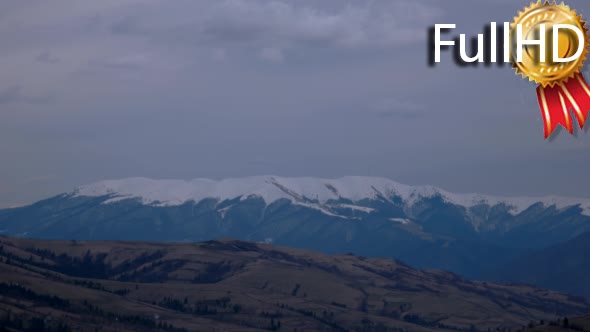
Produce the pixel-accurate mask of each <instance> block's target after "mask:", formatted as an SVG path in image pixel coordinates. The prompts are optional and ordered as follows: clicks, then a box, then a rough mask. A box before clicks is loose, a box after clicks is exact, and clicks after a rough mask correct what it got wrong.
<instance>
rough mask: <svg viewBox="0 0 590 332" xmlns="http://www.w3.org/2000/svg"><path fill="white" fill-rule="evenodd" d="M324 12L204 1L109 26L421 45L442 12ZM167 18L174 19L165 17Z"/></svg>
mask: <svg viewBox="0 0 590 332" xmlns="http://www.w3.org/2000/svg"><path fill="white" fill-rule="evenodd" d="M329 7H330V6H326V7H324V8H322V6H321V5H318V4H317V3H314V4H313V5H311V4H309V3H308V4H305V3H303V2H301V3H296V2H292V1H263V0H257V1H246V0H219V1H202V2H199V4H198V5H195V6H194V10H192V11H190V10H189V11H185V10H179V8H178V7H174V6H159V7H157V10H156V8H155V7H154V8H150V7H149V6H145V7H144V8H143V11H142V14H135V15H132V16H125V17H123V18H122V19H120V20H119V21H117V22H115V23H114V24H113V25H112V26H111V31H112V32H114V33H116V34H137V35H144V36H150V37H152V38H158V37H159V38H164V39H167V40H170V41H172V40H176V41H181V42H187V41H191V40H192V41H194V42H196V41H202V42H208V43H214V44H244V43H253V44H256V45H259V44H268V45H271V46H277V47H287V46H288V47H295V46H297V45H302V44H303V45H318V46H321V47H326V46H334V47H345V48H360V47H366V46H379V47H387V46H393V45H397V44H399V43H415V42H420V41H421V39H422V37H423V28H422V25H421V23H420V22H423V21H430V20H432V19H434V18H436V17H440V16H441V15H442V10H441V9H439V8H437V7H435V6H430V5H425V4H422V3H420V2H417V1H409V0H400V1H395V2H393V1H370V2H363V3H359V2H353V3H348V2H347V3H343V5H340V6H331V7H332V8H329ZM168 15H170V16H174V17H176V20H175V21H168V20H164V19H162V18H165V17H167V16H168Z"/></svg>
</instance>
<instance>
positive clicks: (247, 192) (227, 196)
mask: <svg viewBox="0 0 590 332" xmlns="http://www.w3.org/2000/svg"><path fill="white" fill-rule="evenodd" d="M69 194H72V195H74V196H87V197H97V196H113V197H112V199H111V200H108V201H106V202H105V203H112V202H117V201H120V200H123V199H129V198H141V199H142V201H143V203H144V204H155V205H161V206H174V205H182V204H184V203H186V202H189V201H193V202H195V203H198V202H200V201H202V200H203V199H206V198H217V199H219V200H220V201H223V200H231V199H236V198H247V197H251V196H257V197H261V198H262V199H263V200H264V201H265V202H266V203H267V204H270V203H273V202H275V201H277V200H279V199H281V198H284V199H289V200H292V201H294V202H296V203H303V202H318V203H326V202H329V201H330V200H338V199H348V200H351V201H352V202H358V201H361V200H363V199H375V198H377V197H381V198H385V199H388V198H389V197H391V196H392V195H395V196H397V197H400V198H401V199H402V200H404V201H406V202H407V203H408V205H412V203H414V201H415V200H417V199H420V198H430V197H434V196H437V195H440V196H441V197H443V198H444V199H445V200H446V201H447V202H448V203H452V204H455V205H458V206H463V207H465V208H471V207H473V206H476V205H479V204H488V205H490V206H495V205H500V204H505V205H507V206H508V207H509V211H510V213H511V214H513V215H516V214H519V213H522V212H523V211H524V210H526V209H528V208H530V207H531V206H533V205H534V204H536V203H542V204H543V205H544V206H545V207H552V206H554V207H555V208H557V209H564V208H568V207H575V206H578V207H580V208H581V210H582V214H584V215H588V216H590V199H586V198H575V197H562V196H543V197H530V196H494V195H487V194H476V193H468V194H456V193H452V192H449V191H446V190H444V189H441V188H438V187H435V186H409V185H405V184H401V183H399V182H396V181H393V180H390V179H388V178H383V177H367V176H346V177H341V178H336V179H326V178H313V177H279V176H274V175H265V176H254V177H244V178H229V179H223V180H211V179H205V178H197V179H193V180H154V179H150V178H142V177H134V178H126V179H119V180H105V181H99V182H95V183H92V184H89V185H83V186H80V187H77V188H75V189H74V191H73V192H71V193H69Z"/></svg>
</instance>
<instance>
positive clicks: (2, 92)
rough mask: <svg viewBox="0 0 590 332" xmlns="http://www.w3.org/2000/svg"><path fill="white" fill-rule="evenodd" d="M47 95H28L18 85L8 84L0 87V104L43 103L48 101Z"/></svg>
mask: <svg viewBox="0 0 590 332" xmlns="http://www.w3.org/2000/svg"><path fill="white" fill-rule="evenodd" d="M50 100H51V98H49V97H39V96H29V95H26V94H24V93H23V89H22V87H21V86H19V85H13V86H9V87H7V88H4V89H0V105H3V104H12V103H29V104H43V103H46V102H49V101H50Z"/></svg>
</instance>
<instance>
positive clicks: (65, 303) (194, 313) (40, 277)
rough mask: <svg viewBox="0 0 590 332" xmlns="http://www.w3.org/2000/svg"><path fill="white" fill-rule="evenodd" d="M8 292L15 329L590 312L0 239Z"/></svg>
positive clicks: (3, 302) (378, 264)
mask: <svg viewBox="0 0 590 332" xmlns="http://www.w3.org/2000/svg"><path fill="white" fill-rule="evenodd" d="M0 289H1V291H0V322H2V323H0V324H3V325H4V326H5V328H8V329H9V330H12V329H15V328H19V327H26V328H36V329H37V330H41V327H44V328H45V329H46V330H52V331H68V330H69V329H70V328H80V329H82V330H83V331H95V330H98V331H139V330H141V331H147V330H158V331H184V330H191V331H193V330H194V331H215V330H217V331H255V330H280V331H310V330H334V331H433V330H441V331H451V330H457V329H459V330H469V329H473V328H477V329H480V330H487V329H488V328H490V329H496V328H504V327H515V326H522V325H524V324H527V323H528V322H529V321H539V320H546V321H549V320H551V319H555V318H557V317H562V316H564V315H568V316H572V315H579V314H581V313H584V312H587V311H590V305H589V304H588V303H587V302H586V301H584V300H583V299H579V298H573V297H570V296H565V295H561V294H559V293H556V292H552V291H546V290H542V289H538V288H532V287H528V286H517V285H512V286H505V285H499V284H492V283H481V282H471V281H468V280H465V279H462V278H460V277H458V276H456V275H454V274H451V273H447V272H439V271H419V270H415V269H412V268H410V267H408V266H406V265H404V264H401V263H399V262H396V261H392V260H386V259H368V258H363V257H358V256H353V255H339V256H329V255H324V254H318V253H314V252H310V251H304V250H298V249H286V248H281V247H275V246H271V245H266V244H253V243H248V242H242V241H235V240H224V241H208V242H203V243H196V244H192V243H191V244H188V243H186V244H164V243H145V242H81V241H46V240H26V239H14V238H0ZM19 324H20V325H19ZM1 326H2V325H0V328H1Z"/></svg>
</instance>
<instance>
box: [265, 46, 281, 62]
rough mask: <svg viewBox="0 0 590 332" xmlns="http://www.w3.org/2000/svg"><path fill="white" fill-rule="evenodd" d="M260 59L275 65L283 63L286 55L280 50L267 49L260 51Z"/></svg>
mask: <svg viewBox="0 0 590 332" xmlns="http://www.w3.org/2000/svg"><path fill="white" fill-rule="evenodd" d="M260 58H261V59H263V60H267V61H270V62H274V63H281V62H283V61H284V60H285V55H284V54H283V50H281V49H280V48H274V47H265V48H263V49H262V50H260Z"/></svg>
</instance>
